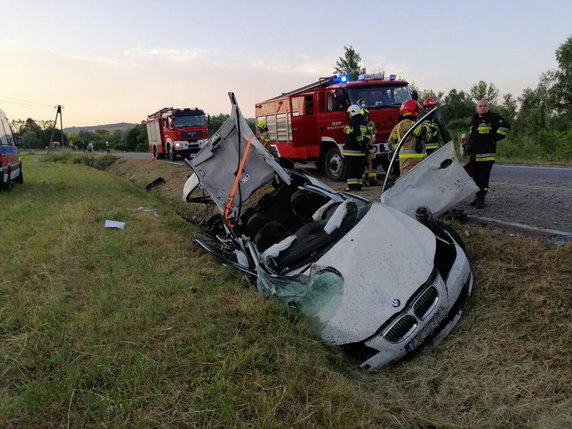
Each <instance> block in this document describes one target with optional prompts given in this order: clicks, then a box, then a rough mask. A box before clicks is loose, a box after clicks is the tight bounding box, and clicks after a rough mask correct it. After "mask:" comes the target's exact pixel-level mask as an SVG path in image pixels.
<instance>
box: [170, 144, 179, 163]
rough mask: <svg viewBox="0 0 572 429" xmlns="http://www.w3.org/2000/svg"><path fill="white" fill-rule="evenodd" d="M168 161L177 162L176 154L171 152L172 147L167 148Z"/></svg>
mask: <svg viewBox="0 0 572 429" xmlns="http://www.w3.org/2000/svg"><path fill="white" fill-rule="evenodd" d="M169 159H170V160H171V161H176V160H177V152H175V151H174V150H173V146H169Z"/></svg>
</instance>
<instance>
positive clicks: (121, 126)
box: [64, 122, 137, 133]
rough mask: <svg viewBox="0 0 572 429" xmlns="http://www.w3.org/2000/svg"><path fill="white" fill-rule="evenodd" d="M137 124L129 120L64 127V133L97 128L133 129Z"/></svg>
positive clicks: (109, 129)
mask: <svg viewBox="0 0 572 429" xmlns="http://www.w3.org/2000/svg"><path fill="white" fill-rule="evenodd" d="M135 125H137V124H130V123H128V122H118V123H117V124H105V125H91V126H87V127H67V128H64V133H78V132H80V131H95V130H108V131H111V130H125V129H131V128H133V127H134V126H135Z"/></svg>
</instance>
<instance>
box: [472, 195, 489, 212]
mask: <svg viewBox="0 0 572 429" xmlns="http://www.w3.org/2000/svg"><path fill="white" fill-rule="evenodd" d="M486 206H487V205H486V204H485V194H484V193H483V194H481V195H479V196H478V197H477V200H476V201H475V208H476V209H484V208H485V207H486Z"/></svg>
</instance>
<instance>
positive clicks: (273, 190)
mask: <svg viewBox="0 0 572 429" xmlns="http://www.w3.org/2000/svg"><path fill="white" fill-rule="evenodd" d="M229 95H230V98H231V102H232V114H231V116H230V118H229V119H228V120H227V121H226V122H225V123H224V124H223V125H222V127H221V128H220V129H219V130H218V131H217V132H216V133H214V135H213V136H212V137H210V138H209V139H208V141H207V142H206V144H205V145H204V146H203V148H202V149H201V151H200V152H199V153H198V154H197V155H196V157H195V158H193V159H192V160H190V161H187V163H188V164H189V166H190V167H191V168H192V169H193V171H194V174H192V175H191V176H190V177H189V179H188V181H187V183H186V184H185V187H184V192H183V198H184V200H185V201H189V202H206V201H208V202H211V203H214V204H215V205H216V207H217V208H218V212H219V214H218V215H216V216H214V217H212V218H210V219H209V220H208V222H206V230H207V231H208V234H206V235H205V237H204V238H202V239H197V240H195V244H197V245H198V246H200V247H202V248H203V249H205V250H207V251H209V252H211V253H213V254H214V255H215V256H217V257H219V258H221V259H222V260H223V261H225V262H226V263H229V264H232V265H233V266H235V267H236V268H238V269H240V270H242V271H244V272H246V273H249V274H251V275H253V276H256V279H257V287H258V290H259V292H260V293H261V294H263V295H264V296H266V297H273V298H277V299H279V300H281V301H283V302H284V303H285V304H287V305H289V306H291V307H295V308H296V309H298V310H300V311H302V312H303V313H304V314H305V315H306V316H307V317H308V319H309V320H310V321H311V322H312V323H313V326H314V327H315V328H316V329H317V330H318V332H319V334H320V335H321V337H322V338H323V339H324V341H326V342H327V343H329V344H332V345H336V346H340V347H342V348H343V349H345V350H347V352H348V353H350V354H351V355H353V356H355V357H356V358H357V359H359V361H360V364H361V366H362V367H363V368H379V367H381V366H383V365H386V364H388V363H390V362H394V361H396V360H398V359H400V358H402V357H403V356H405V355H406V354H408V353H410V352H412V351H414V350H416V349H417V348H419V347H420V346H422V345H423V344H425V343H428V342H431V341H436V340H438V339H440V338H443V337H444V336H445V335H447V334H448V333H449V332H450V331H451V329H452V328H453V327H454V326H455V325H456V324H457V322H458V320H459V318H460V316H461V314H462V312H463V309H464V307H465V304H466V302H467V298H468V297H469V295H470V293H471V289H472V286H473V275H472V273H471V268H470V266H469V261H468V260H467V257H466V255H465V253H464V251H463V244H462V242H461V239H460V238H459V236H458V235H457V234H456V233H455V231H454V230H452V229H451V228H449V227H448V226H447V225H445V224H442V223H439V222H435V221H433V220H432V219H431V214H432V213H433V214H435V215H437V214H439V213H441V212H443V211H444V210H446V209H447V208H448V206H450V205H451V204H455V203H456V202H459V201H460V200H462V199H464V198H466V197H467V196H468V195H469V194H470V193H472V192H474V184H472V180H471V179H470V178H469V177H468V176H467V175H466V173H465V171H464V170H463V169H462V167H461V166H460V165H459V164H458V162H457V160H456V157H455V153H454V150H453V149H452V144H450V145H449V147H447V146H444V147H443V148H441V149H440V150H438V151H436V152H435V153H434V154H432V155H431V157H429V158H427V159H426V160H425V161H424V162H422V163H421V164H419V165H418V166H416V167H415V168H414V169H412V170H411V171H409V172H408V173H407V174H406V175H404V176H403V177H401V178H400V179H399V180H397V181H396V183H395V185H394V186H393V187H392V188H391V189H389V190H388V191H386V192H385V193H384V194H383V197H382V201H383V203H371V202H369V201H367V200H365V199H363V198H361V197H359V196H356V195H351V194H341V193H338V192H336V191H334V190H332V189H331V188H329V187H328V186H326V185H325V184H323V183H321V182H319V181H318V180H316V179H314V178H312V177H309V176H307V175H305V174H302V173H299V172H296V171H293V170H286V169H284V168H282V167H281V166H280V165H279V164H278V163H277V162H276V160H275V159H274V157H273V156H272V154H270V153H269V152H268V151H267V150H266V149H265V148H264V146H263V145H262V144H261V143H260V142H259V141H258V140H257V139H256V137H255V136H254V134H253V133H252V131H251V129H250V128H249V126H248V124H247V122H246V121H245V120H244V118H243V117H242V115H241V113H240V109H239V108H238V105H237V103H236V100H235V98H234V95H233V94H232V93H231V94H229ZM427 181H429V182H430V183H429V185H430V186H426V189H425V190H424V189H423V186H417V185H414V186H413V187H411V191H412V192H413V194H414V196H413V198H411V197H409V198H408V197H407V192H408V186H407V183H408V182H412V183H414V184H415V183H417V184H419V183H421V184H424V183H425V184H426V183H427ZM471 185H472V186H471ZM195 191H196V192H195ZM201 191H202V192H203V195H204V193H205V192H206V193H208V196H207V197H204V196H203V197H196V195H197V194H199V193H200V192H201ZM415 193H417V194H415ZM416 215H417V217H416Z"/></svg>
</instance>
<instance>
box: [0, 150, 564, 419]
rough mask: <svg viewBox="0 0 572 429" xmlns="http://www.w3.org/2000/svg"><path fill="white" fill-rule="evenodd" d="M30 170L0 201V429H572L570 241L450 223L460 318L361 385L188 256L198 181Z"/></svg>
mask: <svg viewBox="0 0 572 429" xmlns="http://www.w3.org/2000/svg"><path fill="white" fill-rule="evenodd" d="M23 159H24V166H25V183H24V185H20V186H18V185H17V186H15V187H14V189H13V191H12V192H10V193H0V395H1V396H0V427H18V428H19V427H25V428H29V427H32V428H34V427H37V428H44V427H73V428H77V427H138V428H140V427H169V428H170V427H177V428H182V427H204V428H243V427H252V428H282V427H283V428H290V427H301V428H306V427H328V428H330V427H333V428H362V427H363V428H372V427H396V428H410V427H438V428H441V427H443V428H473V427H483V428H488V427H498V428H506V427H518V428H521V427H531V428H537V427H539V428H540V427H541V428H566V427H572V399H571V398H572V382H571V372H570V369H571V368H572V335H571V331H572V330H571V323H570V321H571V320H572V318H571V316H572V314H571V309H572V284H571V282H572V281H571V278H572V243H568V244H567V245H566V246H562V247H555V246H553V245H551V244H549V243H548V242H544V241H541V240H537V239H527V238H518V237H508V236H505V235H502V234H500V233H497V232H494V231H491V230H488V229H484V228H479V227H469V226H459V225H456V227H458V228H459V230H460V232H461V234H462V235H463V236H464V238H465V239H466V245H467V249H468V254H469V258H470V259H471V261H472V266H473V269H474V272H475V275H476V289H475V292H474V295H473V297H472V299H471V300H470V303H469V306H468V308H467V311H466V314H465V316H464V318H463V319H462V320H461V322H460V324H459V326H458V327H457V328H456V329H455V331H453V333H452V334H451V335H450V336H449V337H448V338H447V339H446V340H445V341H444V342H443V343H442V344H441V345H439V346H438V347H436V348H431V349H425V350H423V351H422V352H420V353H418V354H417V355H415V356H413V357H412V358H409V359H407V360H405V361H403V362H400V363H398V364H395V365H392V366H390V367H388V368H385V369H383V370H381V371H378V372H374V373H366V372H363V371H361V370H359V369H358V368H357V367H356V364H355V362H353V361H351V360H350V359H349V358H348V357H347V356H346V355H344V354H343V353H342V352H341V351H339V350H337V349H335V348H331V347H328V346H326V345H324V344H323V343H322V342H321V341H320V339H319V338H317V337H315V336H313V335H312V333H311V331H310V329H309V328H308V327H307V326H306V324H305V323H304V320H303V319H302V318H301V317H300V316H299V315H298V314H296V313H295V312H293V311H289V310H287V309H286V308H284V307H283V306H282V305H281V304H279V303H276V302H271V301H266V300H264V299H263V298H261V297H260V296H259V295H258V294H256V292H255V288H254V287H253V286H252V285H251V284H250V283H249V282H248V279H247V278H246V277H244V276H242V275H240V274H237V272H236V271H234V270H233V269H231V268H229V267H226V266H223V265H221V264H220V263H219V262H217V260H215V259H214V258H213V257H211V256H210V255H208V254H206V253H203V252H201V251H199V250H198V249H196V248H194V247H193V246H192V244H191V238H192V237H195V236H197V234H198V232H197V230H196V229H195V228H194V227H193V226H192V225H191V224H189V223H188V222H186V221H184V220H183V219H182V218H181V217H180V216H178V215H176V214H175V209H177V210H186V211H187V212H188V213H190V214H195V215H200V214H201V213H200V211H197V212H196V213H192V212H190V211H189V210H190V208H189V207H188V206H184V205H183V204H182V203H180V202H178V200H179V199H180V195H181V189H182V185H183V182H184V180H185V179H186V176H187V174H188V173H189V171H190V170H187V169H184V168H181V167H175V166H170V165H167V164H163V163H150V162H149V161H142V160H134V159H120V160H118V161H115V162H114V163H112V164H111V166H110V167H109V168H107V170H106V171H101V170H98V169H95V168H91V167H89V166H87V165H86V164H85V162H82V161H81V160H80V159H79V158H77V157H75V156H72V155H63V156H59V155H58V156H48V157H46V156H44V155H27V156H24V158H23ZM84 161H85V159H84ZM91 163H92V164H94V162H91ZM96 163H97V164H98V165H101V166H104V165H106V164H107V162H105V160H103V161H97V162H96ZM158 176H161V177H163V178H164V179H165V180H166V183H165V184H164V185H163V186H161V187H160V188H158V189H156V190H153V191H151V192H145V191H144V190H143V187H144V185H145V184H147V183H149V182H151V181H152V180H153V179H155V178H156V177H158ZM140 208H145V209H153V210H156V211H157V214H158V215H159V216H158V217H155V216H154V215H153V213H152V212H148V211H144V210H142V209H140ZM106 219H112V220H118V221H123V222H125V223H126V228H125V230H123V231H120V230H115V229H105V228H104V226H103V225H104V221H105V220H106Z"/></svg>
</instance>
